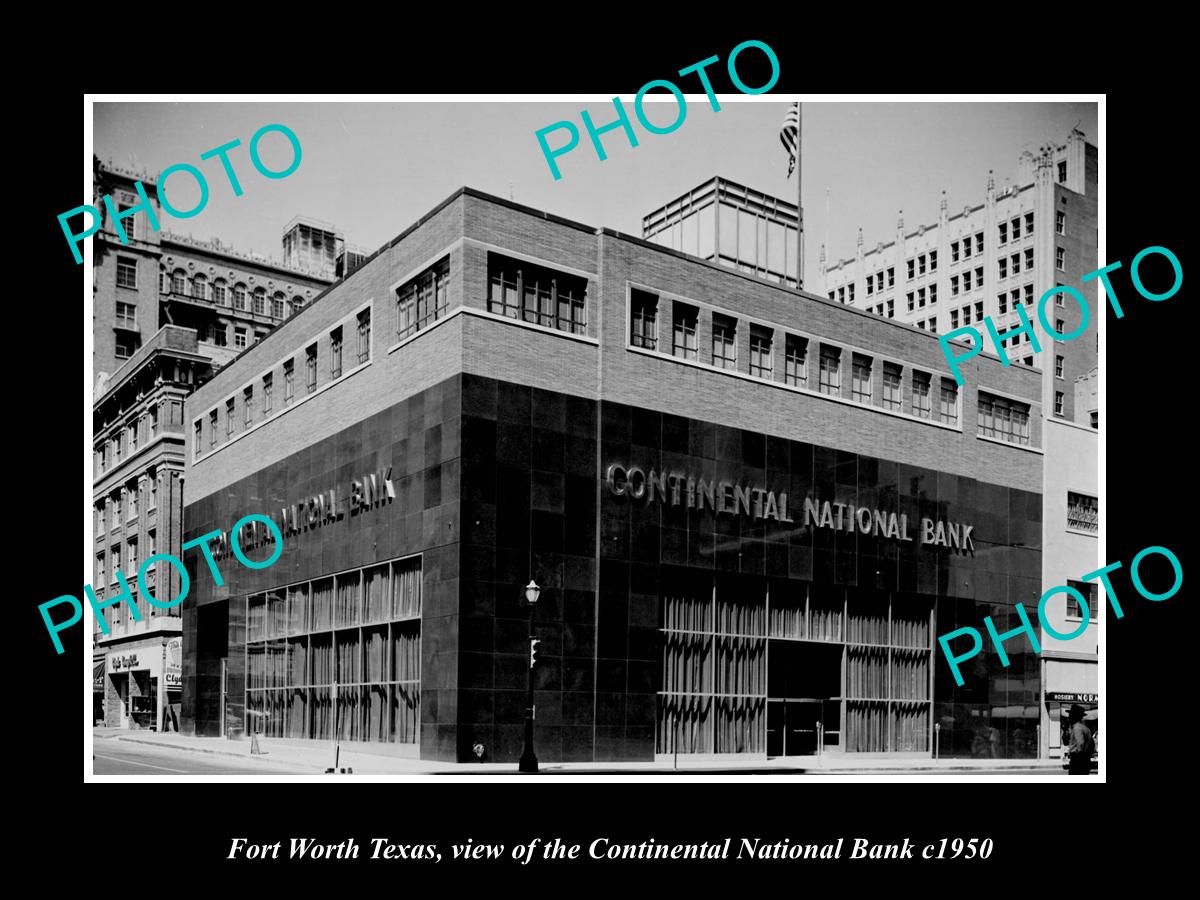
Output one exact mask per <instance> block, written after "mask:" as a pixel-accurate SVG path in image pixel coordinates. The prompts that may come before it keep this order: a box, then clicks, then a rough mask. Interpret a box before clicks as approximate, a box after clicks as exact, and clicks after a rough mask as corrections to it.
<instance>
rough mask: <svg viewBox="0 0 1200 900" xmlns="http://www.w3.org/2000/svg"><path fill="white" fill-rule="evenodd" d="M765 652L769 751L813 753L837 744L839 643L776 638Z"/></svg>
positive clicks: (840, 675) (784, 754) (839, 701)
mask: <svg viewBox="0 0 1200 900" xmlns="http://www.w3.org/2000/svg"><path fill="white" fill-rule="evenodd" d="M767 654H768V655H767V756H815V755H816V754H817V752H818V749H820V750H822V751H823V750H825V749H837V748H838V746H839V745H840V739H841V699H840V697H841V694H842V648H841V645H838V644H828V643H819V642H816V641H788V640H772V641H771V642H770V645H769V647H768V650H767Z"/></svg>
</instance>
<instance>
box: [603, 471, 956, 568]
mask: <svg viewBox="0 0 1200 900" xmlns="http://www.w3.org/2000/svg"><path fill="white" fill-rule="evenodd" d="M604 480H605V482H606V483H607V484H608V490H609V492H610V493H612V494H613V495H614V496H616V497H628V498H629V499H630V500H631V501H634V502H644V503H646V504H650V503H655V502H657V503H661V504H663V505H670V506H683V507H685V508H687V509H694V510H697V511H699V512H703V511H704V510H705V508H707V509H708V510H710V511H711V512H712V513H713V515H718V516H719V515H727V516H745V517H750V518H753V519H764V520H765V519H774V520H775V521H776V522H780V523H790V524H794V523H795V521H796V518H797V517H798V518H801V519H802V522H801V524H802V525H803V526H804V527H813V528H829V529H832V530H833V531H858V532H860V533H862V534H874V535H875V536H877V537H884V538H892V539H893V540H898V541H913V540H918V539H919V542H920V544H921V545H926V544H931V545H934V546H939V547H949V548H951V549H955V550H961V551H962V552H963V553H974V552H975V542H974V541H973V540H972V539H971V532H972V531H974V530H975V526H974V525H967V524H965V523H962V522H949V521H944V520H942V519H921V524H920V528H919V529H917V530H914V531H913V532H910V530H909V525H910V523H909V521H908V516H907V515H905V514H903V513H900V514H897V513H895V512H889V511H887V510H882V509H872V508H870V507H866V506H855V505H854V504H853V503H843V502H836V501H831V500H824V501H822V500H819V499H814V498H813V497H811V496H809V497H805V498H804V501H803V504H802V508H801V509H799V510H797V507H796V506H795V505H794V504H793V503H792V501H791V498H789V497H788V495H787V494H786V493H785V492H783V491H779V492H776V491H772V490H768V489H766V488H762V487H754V486H752V485H742V484H738V483H736V482H733V481H715V480H714V481H706V480H705V479H703V478H695V477H693V476H691V475H681V474H678V473H674V472H672V473H670V474H668V473H666V472H655V471H654V469H651V470H650V471H649V473H647V472H644V471H642V470H641V469H640V468H638V467H637V466H629V467H628V468H627V467H625V466H622V465H621V464H619V463H613V464H612V465H610V466H609V467H608V469H607V471H606V472H605V475H604ZM794 510H796V516H795V517H794V516H793V511H794Z"/></svg>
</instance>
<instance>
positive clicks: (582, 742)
mask: <svg viewBox="0 0 1200 900" xmlns="http://www.w3.org/2000/svg"><path fill="white" fill-rule="evenodd" d="M611 463H620V464H622V465H637V466H639V467H641V468H643V469H644V470H647V471H648V470H649V469H651V468H654V469H657V470H658V471H662V470H664V469H665V470H667V471H679V472H688V473H694V474H695V475H697V476H699V477H704V478H708V479H718V480H728V481H731V482H733V481H736V482H739V483H743V484H745V483H750V484H755V485H769V486H771V487H772V489H774V490H780V491H784V490H786V491H788V493H789V496H790V497H791V498H792V501H791V503H792V505H791V508H790V512H791V516H792V518H793V519H794V520H795V523H796V524H793V525H783V524H782V523H777V522H774V521H770V522H768V521H762V520H751V519H749V518H746V517H713V516H712V515H711V513H700V514H697V513H696V512H695V511H689V510H687V509H686V508H684V507H672V506H670V505H665V506H664V505H659V504H640V505H639V504H633V503H630V502H628V501H627V500H626V499H625V498H622V497H617V496H613V495H612V494H611V493H610V492H609V491H608V489H607V487H606V486H605V485H604V481H603V477H604V472H605V469H606V467H607V466H608V465H609V464H611ZM389 465H390V466H391V467H392V479H393V482H394V484H395V488H396V499H395V500H394V501H392V502H390V503H388V504H385V505H382V506H380V507H378V508H376V509H371V510H367V511H364V512H359V513H353V514H347V515H346V516H345V517H344V519H342V520H341V521H337V522H331V523H328V524H325V525H323V526H321V527H319V528H317V529H314V530H312V531H307V532H304V533H302V534H299V535H295V536H291V537H289V538H288V539H287V540H286V541H285V548H284V552H283V556H282V558H281V559H280V560H279V561H278V562H277V563H276V564H275V565H274V566H272V567H271V568H269V569H266V570H262V571H251V570H248V569H246V568H244V567H241V566H239V565H238V564H237V563H236V561H235V560H233V559H232V557H230V558H228V560H227V561H225V562H223V563H222V572H223V574H224V577H225V582H226V584H225V587H223V588H216V587H215V586H214V585H213V582H212V579H211V577H210V576H209V574H208V572H207V567H206V565H205V564H204V562H203V559H202V558H200V557H199V555H198V554H197V552H196V551H195V550H192V551H189V555H188V557H187V562H188V567H189V571H190V572H191V574H192V578H193V581H192V594H191V595H190V596H189V598H188V600H187V602H186V604H185V610H184V669H183V674H184V697H183V718H184V730H185V731H191V732H193V733H197V734H215V733H217V728H218V727H219V718H218V717H219V698H220V683H219V676H220V660H221V658H222V657H224V658H226V659H227V663H226V666H227V673H228V674H227V677H228V684H227V687H228V701H227V708H228V710H229V716H230V719H231V721H233V722H234V723H236V724H237V727H239V728H240V720H241V716H242V695H243V691H244V658H245V654H244V652H242V651H243V649H244V641H245V637H244V621H243V618H244V608H245V601H244V598H245V595H246V594H248V593H252V592H255V591H261V590H264V589H266V588H269V587H274V586H279V585H284V584H288V583H291V582H294V581H298V580H303V579H308V578H314V577H317V576H320V575H324V574H328V573H333V572H338V571H342V570H345V569H348V568H353V567H357V566H365V565H369V564H371V563H374V562H376V561H379V560H385V559H391V558H394V557H398V556H402V555H405V554H409V553H416V552H421V553H423V554H424V562H423V578H424V582H423V590H424V599H423V605H422V617H421V654H422V656H421V659H422V677H421V680H422V691H421V743H420V755H421V757H422V758H426V759H439V760H459V761H468V760H471V759H472V758H473V755H472V745H473V744H475V743H476V742H478V743H482V744H483V745H484V747H485V748H486V753H487V756H486V758H487V760H488V761H493V762H500V761H506V762H509V761H511V762H515V760H516V759H517V758H518V756H519V755H520V752H521V745H522V735H523V728H522V716H523V710H524V696H525V683H526V674H527V666H528V658H529V656H528V654H529V646H528V640H527V627H528V618H527V615H528V614H527V609H526V607H525V606H524V603H523V600H522V596H523V595H522V590H521V589H522V586H523V585H524V584H525V583H526V582H527V581H529V579H530V578H531V577H532V578H534V579H536V580H537V582H538V583H539V584H540V585H541V586H542V593H541V597H540V600H539V602H538V605H537V609H536V632H537V636H538V638H540V639H541V641H542V645H541V648H540V649H541V652H542V659H543V660H544V662H543V663H542V664H539V666H537V667H536V668H535V670H534V677H535V681H534V687H535V695H534V702H535V706H536V710H537V716H536V748H537V752H538V756H539V757H540V758H541V759H542V760H543V761H558V760H564V761H568V760H573V761H590V760H595V761H609V760H649V759H652V758H653V756H654V748H655V722H656V708H657V707H656V702H657V700H656V692H657V691H658V690H659V686H660V683H661V677H662V676H661V667H662V662H661V646H660V640H659V631H658V628H659V624H660V608H659V597H660V592H661V589H662V586H663V585H662V583H661V579H662V578H663V577H664V575H665V574H670V573H671V572H672V571H676V570H677V569H676V567H687V568H688V569H689V570H691V571H692V572H700V573H703V572H705V571H708V572H712V573H718V572H719V573H727V574H730V575H733V574H736V575H738V576H743V577H745V578H755V579H760V580H761V579H766V580H776V581H796V580H799V581H804V582H811V583H814V584H822V585H827V586H835V587H837V586H840V587H846V588H850V587H853V588H857V589H863V590H870V591H876V592H892V593H895V594H898V595H899V594H920V595H925V596H926V597H930V596H932V597H934V598H936V599H935V609H936V633H937V634H942V633H945V632H947V631H950V630H952V629H953V628H957V627H960V626H962V625H970V626H972V627H975V628H980V629H981V630H982V618H983V617H984V616H985V615H991V616H992V617H993V619H994V622H995V624H996V627H997V629H998V630H999V631H1001V632H1003V631H1006V630H1008V629H1009V628H1011V627H1013V625H1015V624H1019V623H1018V622H1017V621H1016V617H1015V615H1013V613H1012V606H1013V604H1014V603H1015V602H1018V601H1020V602H1023V603H1024V604H1025V605H1026V607H1027V608H1030V609H1032V608H1035V607H1036V603H1037V600H1038V596H1039V592H1040V591H1039V584H1040V580H1039V575H1040V571H1041V521H1040V519H1041V495H1040V493H1037V492H1035V491H1022V490H1016V489H1009V488H1004V487H1000V486H997V485H994V484H990V483H987V482H983V481H978V480H975V479H972V478H966V477H962V476H955V475H946V474H944V473H939V472H936V471H934V470H932V469H925V468H919V467H916V466H910V465H902V464H897V463H894V462H889V461H886V460H881V459H876V458H873V457H867V456H860V455H855V454H852V453H846V452H842V451H835V450H831V449H828V448H824V447H820V446H816V445H813V444H807V443H802V442H798V441H789V440H785V439H782V438H778V437H774V436H769V435H763V434H760V433H756V432H751V431H745V430H740V429H734V428H728V427H724V426H720V425H715V424H712V423H708V422H701V421H697V420H694V419H686V418H682V417H678V416H674V415H670V414H666V413H659V412H654V411H650V410H645V409H639V408H633V407H630V406H625V405H621V404H618V403H611V402H607V401H605V402H597V401H595V400H589V399H584V398H579V397H574V396H569V395H565V394H558V393H553V392H550V391H544V390H539V389H535V388H529V387H524V386H520V385H515V384H509V383H504V382H498V381H495V380H491V379H488V378H483V377H480V376H475V375H471V374H461V375H455V376H453V377H451V378H449V379H447V380H446V381H443V382H442V383H441V384H439V385H437V386H435V387H433V388H431V389H429V390H427V391H424V392H423V393H421V394H418V395H416V396H414V397H411V398H409V399H407V400H404V401H401V402H400V403H397V404H396V405H394V406H392V407H391V408H389V409H388V410H385V411H384V412H382V413H380V414H378V415H375V416H372V417H370V418H368V419H367V420H365V421H363V422H362V423H360V424H358V425H356V426H354V427H353V428H350V429H347V430H345V431H343V432H341V433H339V434H338V435H336V436H334V437H332V438H330V439H328V440H325V441H321V442H318V443H315V444H313V445H312V446H310V447H307V448H305V449H303V450H301V451H298V452H297V453H295V454H293V455H292V456H290V457H288V458H287V459H286V460H285V461H283V462H281V463H279V464H277V465H274V466H271V467H269V468H267V469H264V470H263V471H261V472H259V473H257V474H256V475H255V476H253V477H251V478H249V479H245V480H243V481H242V482H238V483H236V484H235V485H233V486H232V487H230V488H229V489H227V490H223V491H220V492H218V493H217V494H214V495H211V496H209V497H206V498H204V499H203V500H201V501H199V502H197V503H194V504H192V505H189V506H188V507H187V509H186V513H185V517H186V526H187V531H186V533H185V538H184V539H185V541H186V540H191V539H192V538H194V537H196V536H198V535H200V534H203V533H205V532H207V531H210V530H212V529H214V528H222V529H226V530H227V529H228V528H229V527H230V525H231V524H232V523H233V522H234V521H235V520H236V519H237V518H239V517H240V516H242V515H245V514H246V513H247V512H258V511H263V512H267V513H268V514H271V515H275V514H277V513H278V510H279V508H280V507H282V506H284V505H285V504H290V503H295V502H297V501H298V500H299V499H300V498H302V497H306V496H308V495H309V494H315V493H317V492H320V491H327V490H329V489H330V488H331V487H335V486H336V487H338V488H339V496H342V494H343V493H344V490H343V489H342V486H344V485H346V484H347V483H349V482H350V480H351V479H353V478H356V477H359V476H360V475H361V474H362V473H364V472H372V471H376V470H378V469H380V468H384V467H387V466H389ZM809 495H811V496H813V497H819V498H821V499H828V500H836V501H837V502H844V503H853V504H854V505H856V506H866V507H873V508H879V509H887V510H893V511H895V512H897V513H903V514H906V515H907V516H908V520H909V522H910V523H915V522H917V521H919V520H920V519H921V518H922V517H928V518H935V519H945V520H954V521H961V522H968V523H973V525H974V526H975V528H974V546H975V549H974V552H973V553H971V554H962V553H959V552H957V551H951V550H949V549H947V548H941V547H931V546H925V547H922V546H920V545H919V542H918V541H914V542H912V543H905V542H899V541H896V540H889V539H883V538H877V537H874V536H870V535H863V534H861V533H857V532H844V531H837V532H834V531H832V530H829V529H820V528H817V529H812V528H804V527H801V526H800V523H801V520H802V516H801V513H802V509H801V504H802V501H803V498H804V497H805V496H809ZM347 499H348V497H343V498H342V499H341V500H340V501H339V502H342V503H345V502H346V501H347ZM197 563H199V569H197ZM230 598H234V599H233V602H228V601H229V600H230ZM210 605H215V606H216V607H217V608H214V609H211V610H210ZM220 610H225V611H223V612H222V611H220ZM1008 652H1009V655H1010V657H1011V658H1012V664H1011V665H1010V667H1008V668H1007V669H1004V668H1001V667H1000V664H999V661H998V659H997V657H996V655H995V653H993V652H990V648H989V649H988V650H987V651H986V652H983V653H981V654H980V655H979V656H978V657H976V659H975V660H973V661H972V662H971V663H970V664H969V665H968V666H967V667H966V668H965V669H964V677H965V678H966V683H965V684H964V685H963V686H962V687H956V686H955V685H954V682H953V679H952V676H951V674H950V671H949V668H948V666H947V665H946V663H945V660H944V659H943V658H942V657H941V655H940V653H939V654H937V655H935V657H934V660H933V664H934V667H935V672H936V676H935V688H934V711H935V721H938V722H941V723H943V724H942V735H941V748H942V753H943V755H973V754H974V755H978V754H979V753H980V752H981V751H980V748H979V746H978V721H979V719H980V717H981V716H982V717H983V718H986V719H987V720H988V721H990V722H992V723H993V725H994V724H995V723H996V722H997V721H1001V719H1002V718H1003V717H1001V718H1000V719H998V718H997V714H996V712H995V710H996V709H997V708H1001V709H1013V710H1016V709H1020V710H1025V709H1026V708H1028V707H1031V706H1032V707H1036V705H1037V703H1038V702H1039V700H1038V695H1039V680H1038V679H1039V675H1038V672H1039V668H1038V659H1037V656H1036V655H1035V654H1033V653H1032V652H1031V651H1029V648H1028V645H1027V642H1026V640H1025V639H1024V638H1023V637H1022V638H1017V639H1014V640H1013V641H1010V642H1009V646H1008ZM1012 721H1013V722H1016V723H1018V724H1015V725H1013V726H1012V727H1011V728H1007V727H1006V728H1001V729H999V731H1000V734H999V736H998V738H997V736H996V735H994V734H993V735H992V738H991V740H990V743H989V746H988V751H987V752H989V753H996V754H997V755H1004V756H1022V755H1032V754H1033V747H1034V735H1033V734H1032V733H1029V734H1025V731H1026V730H1027V728H1026V725H1025V724H1024V723H1025V721H1026V720H1025V719H1024V718H1023V717H1022V716H1018V715H1016V714H1015V713H1013V714H1012ZM1028 729H1032V725H1029V726H1028Z"/></svg>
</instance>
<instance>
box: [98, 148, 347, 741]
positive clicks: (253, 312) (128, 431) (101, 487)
mask: <svg viewBox="0 0 1200 900" xmlns="http://www.w3.org/2000/svg"><path fill="white" fill-rule="evenodd" d="M94 175H95V193H96V198H97V201H99V197H100V196H101V195H103V194H110V195H111V196H112V197H113V200H114V201H115V203H116V204H117V208H118V211H123V210H126V209H130V208H133V207H135V206H136V205H137V204H138V202H139V201H140V197H139V196H138V194H137V192H136V189H135V187H134V182H135V181H141V182H142V185H143V187H144V188H145V190H146V193H147V195H148V197H149V198H150V202H151V205H152V206H153V208H154V210H155V214H156V215H157V216H159V220H160V223H161V221H162V218H163V217H162V216H161V210H160V207H159V203H158V193H157V185H156V184H155V181H154V179H153V177H151V176H150V175H149V174H147V173H139V172H135V171H132V170H129V169H124V168H121V167H118V166H114V165H112V164H109V163H101V162H100V161H99V160H95V166H94ZM95 205H96V207H97V208H99V209H103V204H102V203H100V202H96V203H95ZM313 221H314V220H307V219H299V218H297V219H295V220H293V221H292V222H291V223H289V225H288V226H287V228H286V229H285V231H284V234H283V245H284V257H285V261H284V262H279V261H276V260H271V259H269V258H267V257H266V256H264V255H262V254H259V253H245V252H240V251H238V250H235V249H234V248H233V247H230V246H228V245H227V244H225V243H223V242H222V241H220V240H217V239H213V240H209V241H200V240H196V239H194V238H191V237H187V236H184V235H177V234H172V233H171V232H168V231H165V230H160V231H153V230H152V229H151V228H150V223H149V219H148V218H147V216H146V214H145V213H144V212H138V213H135V214H134V215H132V216H129V217H128V218H125V219H122V223H121V224H122V226H123V227H124V229H125V232H126V237H127V238H128V242H127V243H122V242H121V241H120V239H119V237H118V235H117V232H116V228H115V226H114V224H113V222H112V220H111V218H109V217H108V216H107V215H106V216H105V217H104V222H103V226H102V228H101V230H100V231H98V232H97V233H96V235H95V238H94V241H93V244H92V254H93V261H94V268H93V285H92V287H93V295H94V301H95V303H94V309H95V311H94V323H93V339H94V345H93V346H94V352H93V360H92V364H93V377H94V379H95V383H94V392H93V407H92V417H93V450H94V468H93V482H92V490H93V517H94V518H93V526H94V529H93V536H94V545H95V546H94V553H95V564H94V573H93V579H92V585H93V589H94V590H95V592H96V596H97V599H101V600H103V599H109V598H112V597H114V596H116V595H117V594H118V592H119V591H120V590H121V586H120V583H119V581H118V579H117V572H118V570H119V571H120V572H122V573H124V574H125V576H126V579H127V580H128V582H129V583H130V585H131V587H132V588H133V589H134V590H135V591H136V590H137V587H136V574H137V571H138V566H139V563H140V561H141V560H144V559H148V558H149V557H150V556H153V555H154V554H156V553H169V554H172V555H174V556H176V557H181V556H182V552H181V547H180V544H181V535H182V510H183V452H184V439H185V435H184V427H183V401H184V398H186V397H187V396H188V395H189V394H190V393H191V392H192V391H193V390H195V389H196V388H197V387H198V386H199V385H201V384H203V383H204V382H205V381H207V380H208V379H209V378H210V377H211V376H212V374H213V372H214V371H216V370H219V369H220V368H221V367H222V366H224V365H226V364H227V363H228V362H230V361H231V360H233V359H234V358H236V357H237V356H238V355H239V354H240V353H242V352H243V351H244V350H246V349H247V348H248V347H250V346H253V345H254V344H255V343H256V342H257V341H259V340H261V339H262V338H263V337H265V336H266V335H267V334H268V333H269V332H270V331H271V330H272V329H274V328H275V327H276V326H277V325H279V324H280V323H281V322H283V321H285V320H286V319H288V318H290V317H291V316H292V315H295V314H296V313H297V312H299V311H300V310H301V309H303V308H304V307H305V306H307V305H308V304H309V303H310V302H312V300H314V299H315V298H316V296H317V295H318V294H319V293H320V292H321V291H322V290H323V289H324V288H325V287H327V286H328V285H329V284H331V283H333V281H334V280H335V279H336V278H337V277H339V266H341V267H344V266H345V265H347V264H348V261H347V260H345V259H343V254H344V253H346V247H345V245H344V243H343V242H342V241H341V237H340V235H338V234H337V233H336V231H335V230H334V229H333V228H332V226H321V227H320V228H321V229H323V230H319V229H318V227H317V226H315V225H313V224H312V223H313ZM360 256H361V251H358V250H356V252H352V255H351V257H350V259H349V263H350V264H356V262H355V260H358V259H359V257H360ZM147 587H148V588H149V589H150V591H151V593H152V594H154V595H155V596H156V597H160V598H163V599H170V598H171V597H174V596H176V595H177V594H178V593H179V587H180V584H179V575H178V573H177V572H176V571H175V569H174V568H172V567H171V566H170V565H164V564H163V563H162V562H159V563H158V564H156V565H155V566H153V567H152V568H151V569H150V570H148V571H147ZM137 606H138V610H139V612H140V613H141V615H142V618H141V620H140V621H139V620H137V619H135V618H133V616H132V610H131V609H130V608H129V606H128V604H127V603H119V604H117V605H115V606H112V607H109V608H108V609H107V610H106V620H107V622H108V624H109V631H108V633H104V632H103V631H101V630H100V629H99V624H98V623H97V626H96V630H95V631H94V633H93V671H94V678H93V720H94V721H96V722H103V723H104V724H106V725H109V726H115V727H127V728H172V727H177V722H178V714H179V689H180V685H181V675H180V672H181V669H180V663H181V659H182V646H181V641H182V637H183V635H182V628H181V624H180V623H181V619H180V615H179V609H178V607H176V608H173V609H168V610H162V609H156V608H154V607H153V606H151V605H150V604H149V603H147V602H145V601H140V602H138V604H137Z"/></svg>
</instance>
